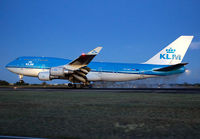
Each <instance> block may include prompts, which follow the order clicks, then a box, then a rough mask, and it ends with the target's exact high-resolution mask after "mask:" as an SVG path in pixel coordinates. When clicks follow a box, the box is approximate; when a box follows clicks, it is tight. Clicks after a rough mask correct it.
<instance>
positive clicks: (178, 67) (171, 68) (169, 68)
mask: <svg viewBox="0 0 200 139" xmlns="http://www.w3.org/2000/svg"><path fill="white" fill-rule="evenodd" d="M187 64H188V63H179V64H176V65H170V66H168V67H164V68H160V69H155V70H154V71H172V70H177V69H180V68H182V67H183V66H185V65H187Z"/></svg>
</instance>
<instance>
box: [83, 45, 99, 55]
mask: <svg viewBox="0 0 200 139" xmlns="http://www.w3.org/2000/svg"><path fill="white" fill-rule="evenodd" d="M102 48H103V47H97V48H95V49H93V50H92V51H90V52H88V53H87V55H97V54H98V53H99V52H100V51H101V49H102Z"/></svg>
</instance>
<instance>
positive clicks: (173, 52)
mask: <svg viewBox="0 0 200 139" xmlns="http://www.w3.org/2000/svg"><path fill="white" fill-rule="evenodd" d="M192 39H193V36H180V37H179V38H178V39H176V40H175V41H173V42H172V43H171V44H169V45H168V46H167V47H165V48H164V49H163V50H161V51H160V52H159V53H157V54H156V55H155V56H153V57H152V58H151V59H149V60H148V61H147V62H145V63H144V64H158V65H173V64H178V63H181V61H182V60H183V57H184V56H185V53H186V51H187V49H188V47H189V45H190V43H191V41H192Z"/></svg>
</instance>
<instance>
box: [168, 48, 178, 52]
mask: <svg viewBox="0 0 200 139" xmlns="http://www.w3.org/2000/svg"><path fill="white" fill-rule="evenodd" d="M175 51H176V49H172V48H169V49H166V52H167V53H174V52H175Z"/></svg>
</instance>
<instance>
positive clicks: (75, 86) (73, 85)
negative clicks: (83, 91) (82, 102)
mask: <svg viewBox="0 0 200 139" xmlns="http://www.w3.org/2000/svg"><path fill="white" fill-rule="evenodd" d="M68 87H69V88H77V89H79V88H92V84H73V83H68Z"/></svg>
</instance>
